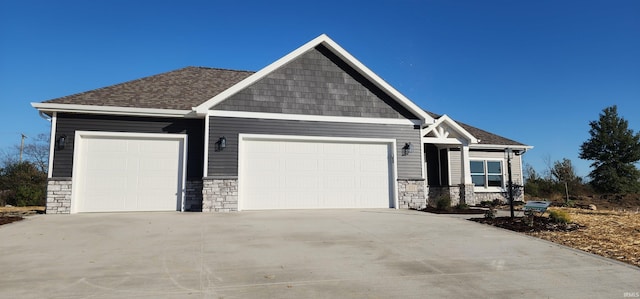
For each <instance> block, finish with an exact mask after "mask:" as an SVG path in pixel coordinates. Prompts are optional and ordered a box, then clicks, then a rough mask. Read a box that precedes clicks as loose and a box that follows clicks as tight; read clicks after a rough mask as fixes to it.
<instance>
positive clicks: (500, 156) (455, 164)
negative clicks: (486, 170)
mask: <svg viewBox="0 0 640 299" xmlns="http://www.w3.org/2000/svg"><path fill="white" fill-rule="evenodd" d="M460 153H461V152H460V151H459V150H458V151H451V153H450V157H451V158H450V164H451V184H453V185H457V184H460V182H461V179H462V168H461V167H460V163H461V161H460ZM469 159H470V160H486V159H488V160H501V161H502V165H503V167H504V169H503V170H502V171H503V174H504V179H505V182H506V181H507V179H508V177H507V158H506V154H505V152H504V151H495V150H486V151H483V150H470V151H469ZM511 172H512V174H513V181H514V182H516V183H521V182H522V179H521V177H522V165H521V159H520V158H519V157H514V158H512V159H511Z"/></svg>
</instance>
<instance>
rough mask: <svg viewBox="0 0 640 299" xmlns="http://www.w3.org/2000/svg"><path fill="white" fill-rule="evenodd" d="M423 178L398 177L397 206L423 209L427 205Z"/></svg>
mask: <svg viewBox="0 0 640 299" xmlns="http://www.w3.org/2000/svg"><path fill="white" fill-rule="evenodd" d="M425 189H426V185H425V180H424V179H398V208H400V209H423V208H425V207H426V206H427V196H426V192H425Z"/></svg>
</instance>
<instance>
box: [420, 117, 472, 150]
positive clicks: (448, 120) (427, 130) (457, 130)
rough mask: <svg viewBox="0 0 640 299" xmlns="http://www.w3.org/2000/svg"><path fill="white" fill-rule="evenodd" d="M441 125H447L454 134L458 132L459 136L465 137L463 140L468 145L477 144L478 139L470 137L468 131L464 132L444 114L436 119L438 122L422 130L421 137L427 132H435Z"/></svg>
mask: <svg viewBox="0 0 640 299" xmlns="http://www.w3.org/2000/svg"><path fill="white" fill-rule="evenodd" d="M442 123H445V124H447V125H448V126H450V127H451V128H453V129H454V130H455V131H456V132H458V133H459V134H461V135H462V136H464V137H465V139H466V140H467V141H468V142H469V144H476V143H478V139H477V138H476V137H475V136H473V135H471V133H469V131H467V130H465V129H464V128H463V127H461V126H460V125H459V124H458V123H456V122H455V121H454V120H453V119H451V118H450V117H449V116H448V115H446V114H444V115H442V116H441V117H440V118H438V120H436V122H435V123H433V124H431V125H429V126H428V127H426V128H425V129H424V130H422V133H421V134H422V136H425V135H427V134H428V133H429V132H431V131H433V130H435V129H436V128H438V127H439V126H440V125H441V124H442Z"/></svg>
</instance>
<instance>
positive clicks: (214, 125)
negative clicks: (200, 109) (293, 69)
mask: <svg viewBox="0 0 640 299" xmlns="http://www.w3.org/2000/svg"><path fill="white" fill-rule="evenodd" d="M209 130H210V131H209V136H210V138H209V164H208V175H209V176H237V175H238V134H240V133H243V134H272V135H300V136H328V137H359V138H390V139H396V145H397V149H396V157H397V161H398V178H399V179H403V178H404V179H407V178H423V176H422V166H421V164H420V163H421V159H420V158H421V157H420V155H421V154H420V150H419V149H420V131H419V130H418V129H414V127H413V126H412V125H386V124H352V123H331V122H312V121H292V120H268V119H245V118H229V117H211V118H210V121H209ZM221 136H224V137H225V138H226V139H227V148H226V149H224V150H223V151H215V150H214V149H215V143H216V142H217V140H218V139H219V138H220V137H221ZM406 142H411V143H412V144H413V146H414V152H413V153H411V154H409V155H407V156H403V155H402V147H403V146H404V144H405V143H406Z"/></svg>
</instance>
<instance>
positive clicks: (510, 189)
mask: <svg viewBox="0 0 640 299" xmlns="http://www.w3.org/2000/svg"><path fill="white" fill-rule="evenodd" d="M512 153H513V152H512V151H511V149H507V173H508V174H509V211H510V212H511V220H513V218H515V213H514V211H513V177H512V175H511V154H512Z"/></svg>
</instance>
